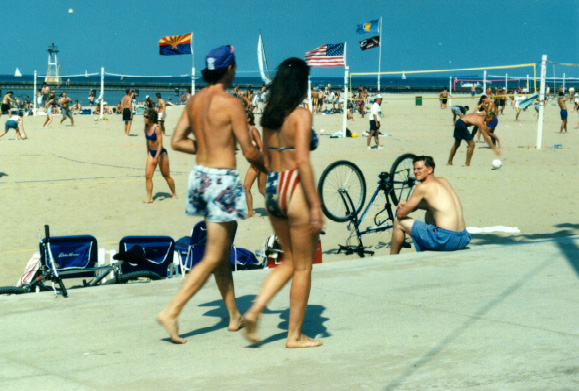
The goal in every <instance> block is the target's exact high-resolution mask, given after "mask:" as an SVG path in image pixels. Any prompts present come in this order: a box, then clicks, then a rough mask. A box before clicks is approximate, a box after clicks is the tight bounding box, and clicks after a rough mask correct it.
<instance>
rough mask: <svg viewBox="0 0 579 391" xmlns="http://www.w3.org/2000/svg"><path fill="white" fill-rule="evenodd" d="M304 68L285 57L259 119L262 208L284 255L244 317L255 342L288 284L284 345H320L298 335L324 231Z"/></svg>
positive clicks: (249, 336) (246, 332)
mask: <svg viewBox="0 0 579 391" xmlns="http://www.w3.org/2000/svg"><path fill="white" fill-rule="evenodd" d="M308 76H309V67H308V65H307V64H306V63H305V62H304V61H303V60H300V59H298V58H289V59H287V60H285V61H284V62H282V63H281V64H280V66H279V67H278V71H277V74H276V77H275V78H274V79H273V81H272V82H271V84H270V86H269V90H270V99H269V100H268V103H267V106H266V107H265V109H264V113H263V117H262V119H261V126H262V127H263V141H264V146H265V148H264V152H265V164H266V167H267V168H268V170H269V174H268V176H267V182H266V186H265V196H266V209H267V213H268V215H269V218H270V221H271V224H272V226H273V229H274V231H275V234H276V235H277V237H278V239H279V241H280V243H281V246H282V249H283V252H284V257H283V258H284V261H283V263H281V264H280V265H278V266H277V267H276V268H275V269H273V271H272V272H271V273H270V274H269V276H268V277H267V278H266V280H265V282H264V283H263V286H262V287H261V290H260V292H259V294H258V296H257V298H256V299H255V302H254V303H253V305H252V307H251V308H250V309H249V311H247V313H246V314H245V315H244V318H245V320H246V322H247V323H246V324H247V327H246V328H245V335H246V337H247V338H248V339H249V340H250V341H251V342H253V343H255V344H257V343H259V339H258V337H257V321H258V320H259V317H260V316H261V313H262V312H263V310H264V309H265V307H266V305H267V303H268V302H269V301H270V300H271V299H272V298H273V297H274V296H275V294H276V293H277V292H279V290H280V289H281V288H282V287H283V286H284V285H285V284H286V283H288V282H289V280H290V279H293V280H292V285H291V291H290V316H289V327H288V337H287V341H286V347H288V348H307V347H316V346H321V345H322V341H319V340H314V339H312V338H310V337H308V336H306V335H304V334H302V331H301V330H302V324H303V321H304V316H305V313H306V307H307V304H308V298H309V294H310V287H311V272H312V262H313V257H314V253H315V249H316V244H317V241H318V235H319V234H320V232H321V231H322V224H323V219H322V210H321V206H320V205H321V203H320V197H319V196H318V193H317V191H316V186H315V184H314V175H313V172H312V167H311V165H310V144H311V141H312V136H313V130H312V129H311V126H312V115H311V113H310V112H309V111H308V110H307V109H305V108H302V107H299V106H300V104H301V103H302V101H303V100H304V98H305V97H306V95H307V93H308Z"/></svg>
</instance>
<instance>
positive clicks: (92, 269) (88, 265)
mask: <svg viewBox="0 0 579 391" xmlns="http://www.w3.org/2000/svg"><path fill="white" fill-rule="evenodd" d="M45 229H46V233H47V235H46V237H45V238H44V239H42V240H41V241H40V264H41V267H42V268H43V270H46V271H50V273H49V274H50V276H51V277H50V278H53V277H56V278H57V280H58V281H59V284H60V287H61V291H62V293H63V295H64V296H67V294H66V287H64V284H63V283H62V279H63V278H82V277H90V278H92V279H93V282H96V281H97V277H99V275H100V274H102V272H108V271H110V270H112V267H111V266H98V265H97V262H98V246H97V240H96V239H95V237H94V236H91V235H76V236H54V237H49V234H48V227H46V228H45ZM51 255H52V257H51ZM51 258H52V259H53V260H54V264H52V263H51ZM84 284H85V285H91V284H90V283H89V284H86V282H84Z"/></svg>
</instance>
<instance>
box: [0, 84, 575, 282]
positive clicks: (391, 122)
mask: <svg viewBox="0 0 579 391" xmlns="http://www.w3.org/2000/svg"><path fill="white" fill-rule="evenodd" d="M384 98H385V99H384V102H383V103H382V113H383V125H382V132H383V133H386V134H387V136H383V137H381V140H380V141H381V144H382V145H383V146H384V149H383V150H376V149H372V150H368V149H367V148H366V138H365V137H357V138H346V139H330V138H329V137H328V136H329V134H331V133H333V132H335V131H337V130H340V129H341V126H342V115H338V114H332V115H321V114H318V115H315V116H314V128H315V129H317V130H318V131H320V130H321V129H324V130H325V132H324V134H322V135H320V147H319V148H318V150H317V151H315V152H313V154H312V161H313V165H314V170H315V174H316V175H317V176H318V177H319V175H320V174H321V173H322V171H323V170H324V168H326V167H327V166H328V164H330V163H331V162H333V161H336V160H341V159H345V160H350V161H352V162H355V163H356V164H357V165H358V166H359V167H360V168H361V169H362V170H363V172H364V176H365V178H366V182H367V188H368V192H373V191H374V189H375V186H376V185H375V183H376V181H377V178H378V174H379V173H380V172H381V171H387V170H389V169H390V166H391V165H392V162H393V161H394V160H395V159H396V157H398V156H399V155H401V154H403V153H408V152H411V153H415V154H425V155H432V156H433V157H434V159H435V162H436V163H437V167H436V171H435V173H436V175H437V176H442V177H445V178H447V179H448V180H449V181H450V183H451V184H452V185H453V187H454V188H455V190H456V191H457V193H458V194H459V196H460V198H461V201H462V204H463V207H464V215H465V219H466V224H467V226H468V227H493V226H507V227H517V228H518V229H520V231H521V233H520V234H502V233H488V234H476V235H473V239H474V240H473V242H472V243H471V245H470V246H471V247H472V246H484V245H487V244H500V243H504V242H507V241H518V240H533V239H541V238H546V237H552V236H559V235H575V234H579V223H577V222H578V221H579V218H578V217H579V216H578V213H577V206H578V205H577V203H578V202H577V196H576V193H577V177H578V175H577V167H578V166H579V157H578V154H577V150H578V147H579V137H578V136H579V130H578V129H577V128H576V127H577V120H578V119H579V115H577V113H576V112H575V113H571V112H569V124H568V129H569V133H568V134H559V128H560V124H561V121H560V118H559V108H558V107H557V106H556V102H554V101H552V100H551V101H549V104H548V106H547V107H546V108H545V120H544V128H543V142H542V145H543V148H542V149H540V150H537V149H535V144H536V139H537V120H536V116H535V113H534V110H533V108H532V107H531V108H530V109H529V111H528V112H523V113H522V114H521V116H520V120H519V121H518V122H515V111H514V110H513V109H512V108H511V107H510V106H507V107H506V108H505V111H504V115H501V116H499V125H498V127H497V129H496V134H497V135H498V136H499V137H500V138H501V140H502V142H503V148H502V153H503V156H502V157H501V160H502V162H503V167H502V168H501V169H500V170H491V161H492V160H493V159H494V158H495V156H494V154H493V152H492V151H491V150H490V149H489V148H488V147H487V146H486V144H482V143H479V144H476V150H475V153H474V157H473V160H472V165H471V167H464V161H465V154H466V145H464V143H463V145H462V146H461V148H460V150H459V151H458V153H457V156H456V157H455V161H454V163H455V164H454V166H447V165H446V161H447V159H448V154H449V150H450V147H451V145H452V143H453V138H452V133H453V126H452V113H451V112H450V105H449V108H447V109H446V110H441V109H440V105H439V101H438V100H437V99H435V97H434V96H427V95H423V98H424V100H423V106H415V95H403V94H390V95H384ZM475 102H476V100H475V99H471V98H470V97H466V96H464V97H459V98H456V97H455V98H453V99H452V104H454V105H456V104H460V105H469V106H471V107H474V106H475ZM568 109H569V111H570V107H568ZM181 110H182V107H169V110H168V118H167V121H166V128H167V133H168V135H167V137H165V139H164V145H165V147H166V148H167V149H169V157H170V165H171V173H172V177H173V178H174V179H175V182H176V186H177V194H178V197H179V199H178V200H177V201H173V200H171V197H170V192H169V189H168V187H167V185H166V183H165V181H164V179H163V178H162V176H161V175H160V172H159V171H157V172H156V173H155V177H154V189H153V195H154V199H155V202H154V203H153V204H144V203H143V202H142V201H143V200H144V199H145V179H144V170H145V161H146V152H145V139H144V136H143V118H142V116H140V115H136V116H135V120H134V121H133V127H132V131H131V135H130V136H129V137H126V136H125V135H124V131H123V122H122V119H121V116H119V115H110V116H107V118H108V119H107V120H95V118H96V117H94V116H91V115H76V116H75V117H74V119H75V126H74V127H71V126H70V124H69V121H66V122H65V125H59V122H60V119H61V117H60V115H57V116H55V118H54V121H53V123H52V124H51V126H50V127H49V128H47V129H43V128H42V124H43V122H44V120H45V117H44V116H38V117H26V118H25V119H24V126H25V129H26V133H27V134H28V139H27V140H24V141H19V140H16V138H15V133H14V131H10V133H8V134H7V135H5V136H4V137H2V138H0V156H1V161H2V163H1V166H0V194H1V195H2V203H1V204H0V216H2V221H3V222H2V227H3V229H2V237H1V239H0V267H1V270H2V271H1V272H0V285H12V284H14V283H15V282H16V281H17V280H18V278H19V277H20V275H21V273H22V271H23V270H24V267H25V265H26V262H27V261H28V259H29V258H30V256H31V255H32V253H33V252H34V251H37V248H38V235H37V231H39V230H42V227H43V226H44V224H49V225H50V228H51V234H52V235H54V236H61V235H75V234H91V235H93V236H95V237H96V238H97V240H98V243H99V247H102V248H106V249H116V248H117V247H118V241H119V240H120V239H121V238H122V237H123V236H125V235H169V236H171V237H173V238H174V239H175V240H177V239H179V238H181V237H183V236H188V235H189V234H190V231H191V228H192V227H193V225H194V224H195V223H196V222H197V221H198V220H199V219H194V218H191V217H188V216H186V215H185V213H184V207H185V191H186V184H187V177H188V173H189V171H190V170H191V168H192V167H193V165H194V157H193V156H190V155H185V154H181V153H177V152H174V151H172V150H170V135H171V134H172V133H173V129H174V127H175V124H176V122H177V120H178V118H179V116H180V113H181ZM259 117H260V116H259V115H257V121H258V122H259ZM7 119H8V116H6V115H3V116H2V118H1V122H2V124H3V123H4V122H5V121H6V120H7ZM348 128H349V129H350V130H351V131H353V132H356V133H358V134H361V133H362V132H364V131H366V130H367V129H368V117H367V116H366V117H365V118H363V119H362V118H360V115H359V114H356V115H355V120H354V121H348ZM554 144H561V145H562V149H553V148H552V146H553V145H554ZM247 168H248V163H247V162H246V161H244V159H243V157H242V156H241V155H240V156H239V158H238V169H239V170H240V172H241V173H242V175H243V176H244V175H245V172H246V170H247ZM253 195H254V208H255V210H256V215H255V216H254V217H252V218H250V219H248V220H245V221H241V222H240V225H239V229H238V231H237V237H236V238H235V243H236V245H238V246H240V247H245V248H248V249H250V250H252V251H255V250H256V249H259V248H261V246H262V244H263V242H264V241H265V240H266V238H267V237H268V236H269V235H270V234H271V233H272V229H271V227H270V225H269V221H268V219H267V216H266V215H265V211H264V209H263V205H264V203H263V198H262V197H261V196H260V194H259V193H258V191H257V186H254V189H253ZM369 198H370V195H367V198H366V200H367V201H368V200H369ZM415 217H418V218H422V216H421V215H420V213H415ZM368 221H369V220H368ZM326 225H327V229H326V232H327V234H326V235H324V236H323V237H322V249H323V252H324V255H323V262H334V261H341V260H347V259H357V258H358V257H357V255H349V256H346V255H344V254H336V250H337V247H338V244H345V242H346V239H347V238H348V235H349V231H348V229H347V224H346V223H336V222H333V221H329V220H326ZM364 241H365V244H366V245H369V246H372V247H373V250H375V251H376V255H386V254H388V252H389V243H390V232H389V231H387V232H385V233H380V234H373V235H367V236H366V237H365V238H364ZM403 251H404V252H414V251H415V250H414V248H412V249H405V250H403ZM507 261H508V260H505V262H507Z"/></svg>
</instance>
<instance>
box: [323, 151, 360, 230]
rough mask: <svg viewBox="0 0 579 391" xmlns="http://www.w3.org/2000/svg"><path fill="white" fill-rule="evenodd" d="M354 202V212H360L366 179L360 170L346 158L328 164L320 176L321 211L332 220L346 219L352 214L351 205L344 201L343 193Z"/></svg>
mask: <svg viewBox="0 0 579 391" xmlns="http://www.w3.org/2000/svg"><path fill="white" fill-rule="evenodd" d="M346 192H347V194H348V195H349V197H350V199H351V200H352V203H353V204H354V211H355V213H356V214H358V213H360V210H361V209H362V206H364V201H365V200H366V180H365V179H364V175H363V174H362V170H360V169H359V168H358V166H357V165H355V164H354V163H351V162H349V161H347V160H340V161H337V162H334V163H332V164H330V165H329V166H328V167H327V168H326V169H325V170H324V172H323V173H322V175H321V176H320V181H319V182H318V193H319V194H320V198H321V201H322V211H323V212H324V214H325V215H326V216H327V217H328V218H329V219H330V220H334V221H339V222H341V221H347V220H348V219H350V217H351V216H352V215H353V212H354V211H352V210H350V209H351V207H350V206H349V205H348V208H347V207H346V204H345V203H344V199H343V198H342V197H343V196H345V193H346Z"/></svg>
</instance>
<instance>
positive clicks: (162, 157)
mask: <svg viewBox="0 0 579 391" xmlns="http://www.w3.org/2000/svg"><path fill="white" fill-rule="evenodd" d="M145 138H146V139H147V166H146V168H145V179H146V187H147V199H146V200H145V201H144V202H145V203H147V204H150V203H151V202H153V174H154V173H155V169H156V168H157V165H159V169H160V170H161V174H162V175H163V178H165V180H166V181H167V184H168V185H169V189H171V196H172V198H173V199H174V200H175V199H177V194H176V193H175V182H174V181H173V178H171V171H170V170H169V154H168V153H167V150H166V149H165V148H163V134H162V133H161V127H160V126H159V125H157V112H156V111H155V109H147V110H146V111H145Z"/></svg>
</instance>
